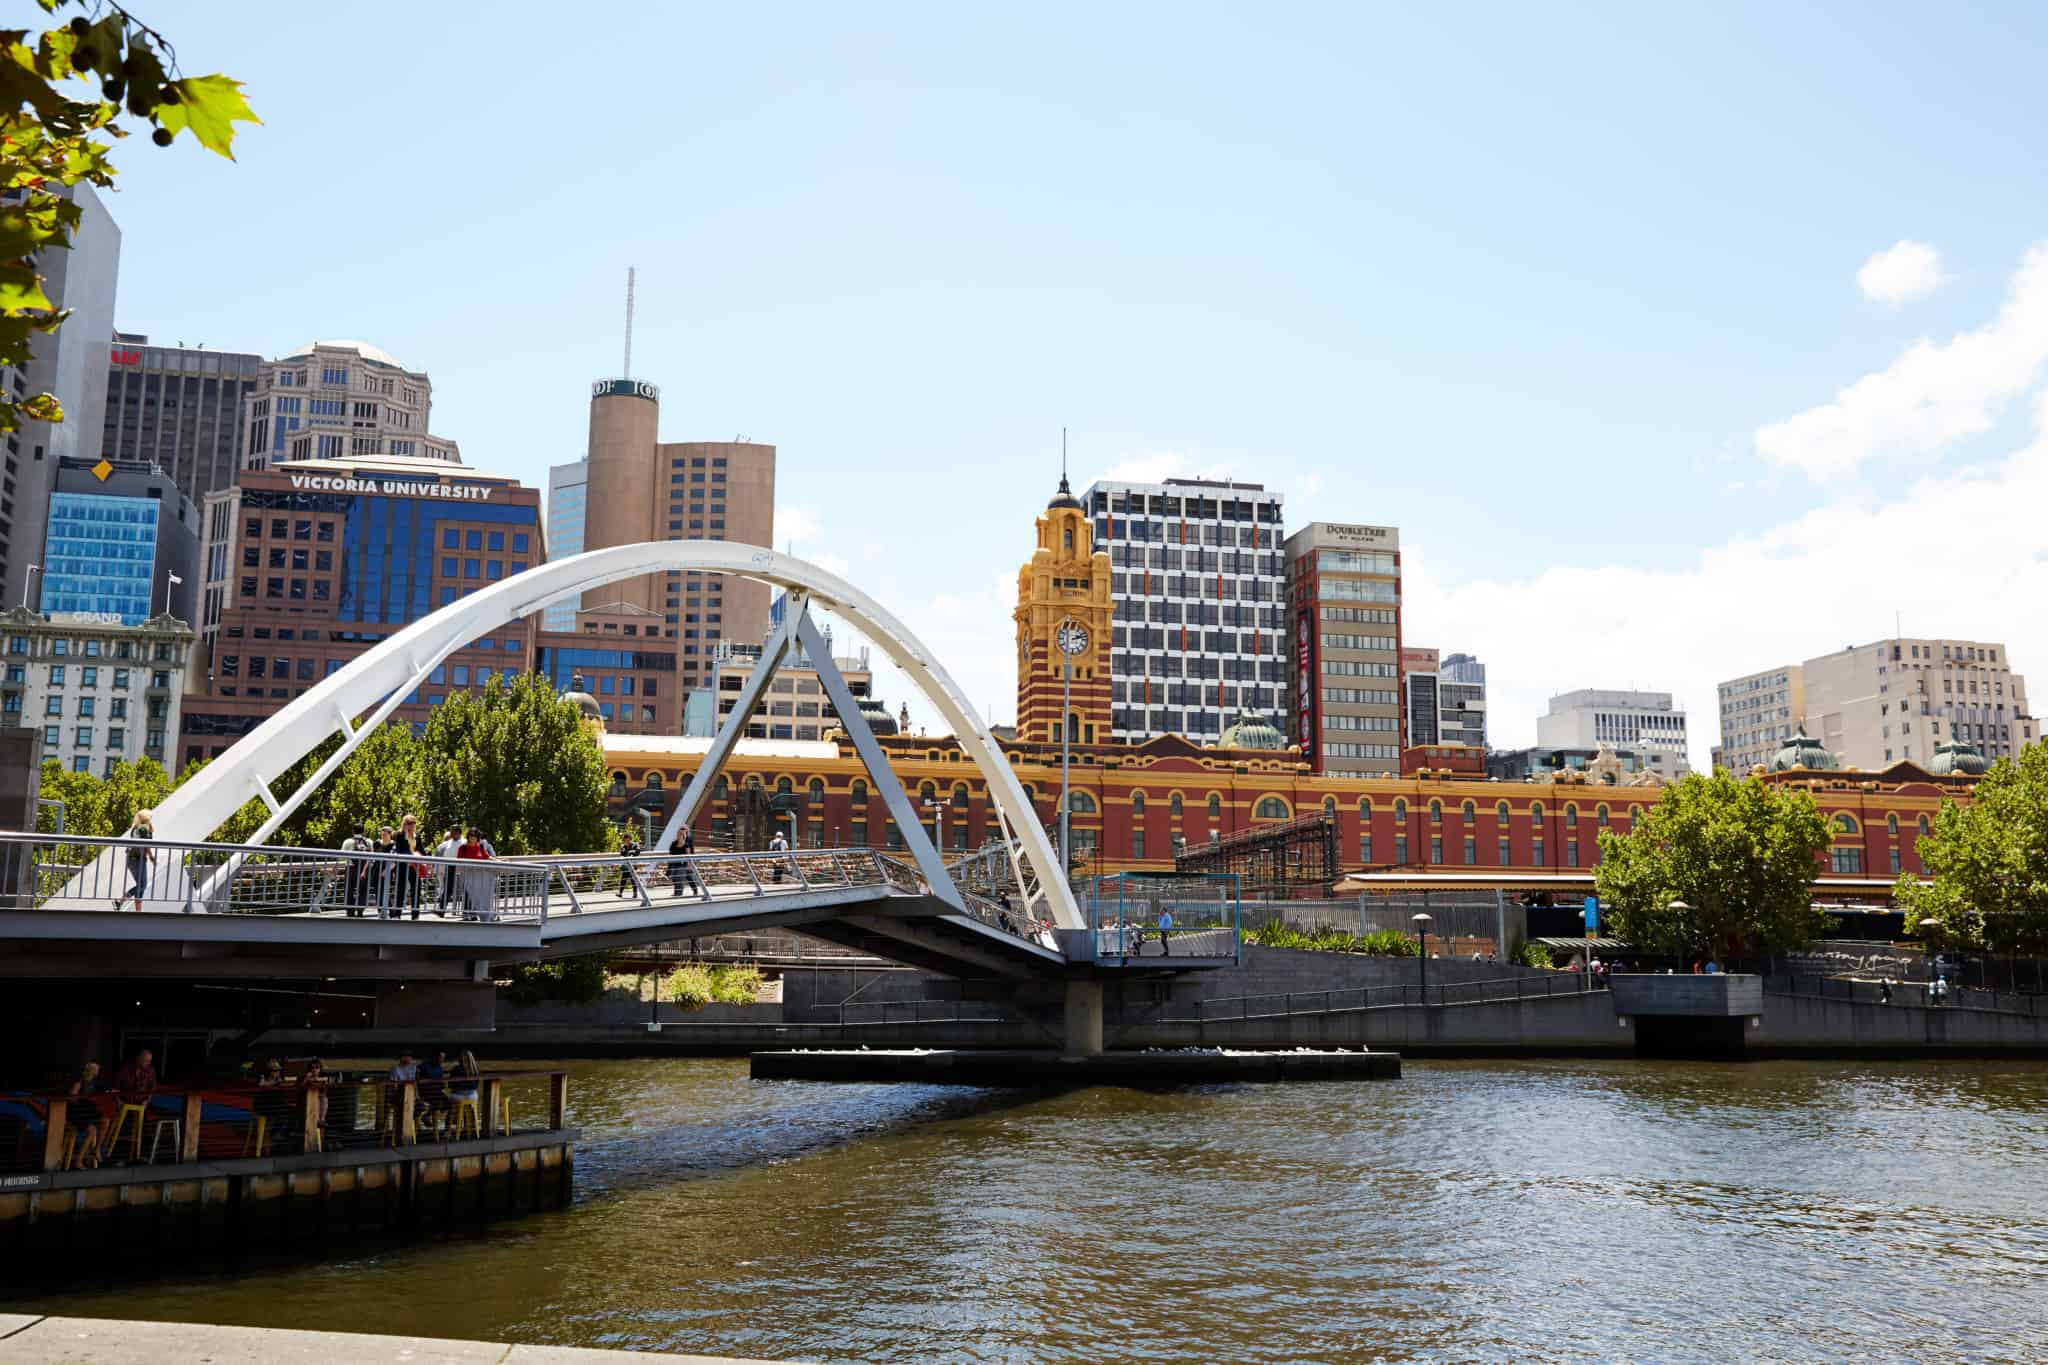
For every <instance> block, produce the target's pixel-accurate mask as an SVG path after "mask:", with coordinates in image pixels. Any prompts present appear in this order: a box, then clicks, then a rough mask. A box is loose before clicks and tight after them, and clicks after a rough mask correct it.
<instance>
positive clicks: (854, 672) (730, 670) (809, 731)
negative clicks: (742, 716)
mask: <svg viewBox="0 0 2048 1365" xmlns="http://www.w3.org/2000/svg"><path fill="white" fill-rule="evenodd" d="M831 644H832V635H831V631H830V629H829V628H827V629H826V630H825V645H826V648H827V649H830V648H831ZM760 662H761V646H759V645H743V644H739V643H737V642H729V643H725V644H722V645H720V646H719V651H718V653H717V654H716V655H715V656H713V659H712V669H713V671H712V676H711V681H710V683H709V685H707V686H705V687H701V688H698V689H697V691H696V692H695V693H693V694H692V696H691V697H690V699H689V703H690V704H688V705H686V706H685V710H684V727H683V731H682V732H683V733H684V734H685V735H694V736H697V737H699V738H703V737H706V736H710V735H715V734H717V733H718V730H719V728H720V727H721V726H723V725H724V724H725V723H726V721H727V720H729V719H730V718H731V717H732V711H733V706H734V704H735V703H736V702H737V701H738V699H739V693H740V690H741V689H742V688H744V687H745V686H746V684H747V678H748V677H749V676H750V675H751V674H752V673H753V671H754V668H755V666H756V665H758V664H759V663H760ZM832 663H833V666H834V667H836V668H837V669H838V670H839V676H840V677H842V678H844V679H845V680H846V690H847V691H849V692H851V693H852V694H853V696H854V699H855V701H856V703H857V704H859V705H860V707H861V712H862V715H863V716H865V717H866V719H867V721H868V725H869V728H871V729H873V730H874V731H875V733H877V734H894V733H896V721H895V720H894V718H892V717H890V716H889V715H888V713H887V711H886V710H884V709H883V708H882V705H881V703H880V702H878V701H875V700H874V699H873V686H874V673H873V670H872V669H871V668H870V667H869V664H868V652H867V650H866V649H865V648H863V649H862V650H861V652H860V653H859V654H858V655H844V656H842V655H836V654H835V655H834V656H833V658H832ZM693 726H694V727H695V728H692V727H693ZM838 728H839V717H838V714H837V713H836V712H835V711H834V710H833V709H832V702H831V699H830V698H828V697H827V696H826V695H825V685H824V684H823V683H822V682H820V681H819V680H818V669H817V665H816V664H814V663H812V662H811V660H810V658H809V656H807V655H806V654H805V653H804V652H803V650H802V649H800V648H794V647H793V648H792V649H791V650H790V653H789V657H787V658H785V659H784V660H783V661H782V666H781V667H780V668H778V669H776V671H775V676H774V677H773V678H772V679H770V680H769V683H768V692H767V695H766V696H764V697H762V699H761V704H760V706H758V707H757V708H755V710H754V714H753V715H752V716H750V717H748V718H747V728H746V729H745V731H744V732H743V733H744V734H745V735H746V737H747V738H749V739H790V740H818V739H823V738H824V737H825V736H826V735H828V734H830V733H831V732H832V731H833V730H835V729H838Z"/></svg>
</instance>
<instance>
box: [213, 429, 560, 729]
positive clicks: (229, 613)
mask: <svg viewBox="0 0 2048 1365" xmlns="http://www.w3.org/2000/svg"><path fill="white" fill-rule="evenodd" d="M202 515H203V519H204V521H205V535H204V540H203V542H202V550H201V555H202V561H203V568H202V571H201V576H202V579H203V582H202V584H201V587H202V598H201V618H200V632H201V641H202V657H203V660H204V667H203V670H202V672H203V677H204V682H203V685H201V686H199V687H196V688H195V690H194V692H193V694H192V695H190V696H188V697H187V698H186V700H185V714H184V723H183V736H184V737H183V740H182V743H181V748H182V757H183V759H184V760H188V761H189V760H191V759H195V758H211V757H214V756H216V755H218V754H219V753H221V752H222V751H223V750H224V749H225V748H226V747H227V746H228V745H229V744H232V743H233V742H234V741H235V740H237V739H239V738H241V737H242V736H243V735H245V734H247V733H248V732H249V731H250V730H251V729H253V728H255V726H256V725H257V724H258V723H259V722H261V721H262V720H263V719H264V718H265V717H267V716H269V715H271V714H272V713H273V712H276V711H278V710H279V709H281V708H282V707H283V706H284V705H285V704H286V703H287V702H289V701H291V700H293V699H294V698H296V697H298V696H301V695H303V694H304V693H305V691H306V689H307V688H309V687H311V686H312V685H313V684H314V683H315V682H317V681H319V680H320V679H321V678H323V677H325V676H326V675H327V674H329V673H332V672H335V671H336V670H338V669H339V668H341V667H342V665H344V664H346V663H347V662H348V661H349V660H350V659H353V658H355V657H356V656H357V655H358V654H361V653H363V652H364V651H365V650H367V649H370V648H372V647H374V646H376V645H377V644H379V643H381V642H382V641H384V640H385V639H387V638H389V637H390V636H392V635H395V634H397V633H398V632H399V631H400V630H403V629H404V628H405V627H406V626H408V625H410V624H411V623H412V622H414V621H417V620H419V619H420V618H421V617H423V616H425V615H427V614H428V613H429V612H431V611H434V610H437V609H438V608H441V607H445V606H447V605H448V604H450V603H451V602H454V601H456V600H457V599H458V598H460V597H463V596H466V595H468V594H469V593H472V592H475V591H476V590H477V589H479V588H482V587H485V586H487V585H489V584H491V583H495V582H497V581H499V580H501V579H504V578H509V577H511V576H512V575H514V574H517V573H521V572H523V571H524V570H526V569H528V568H530V567H532V566H533V565H535V564H538V563H540V562H542V560H543V559H544V558H545V555H546V545H545V541H544V538H543V536H542V534H541V521H540V494H539V493H538V492H537V491H536V490H534V489H531V488H522V487H521V486H520V485H519V484H518V482H517V481H516V480H513V479H510V478H507V477H504V476H502V475H496V474H486V473H483V472H482V471H480V470H475V469H471V468H469V467H467V466H464V465H459V464H452V463H450V462H448V461H446V460H442V459H421V458H415V459H410V460H407V459H393V458H390V457H383V458H370V459H349V458H346V457H343V458H340V459H336V460H311V461H287V462H286V463H284V464H282V465H278V466H276V467H273V468H270V469H264V470H245V471H244V472H243V474H242V476H241V479H240V481H239V482H238V483H237V484H236V485H235V486H233V487H231V488H227V489H223V490H221V491H219V492H217V493H214V494H213V495H212V496H211V497H209V498H208V499H207V502H206V507H205V509H204V512H203V514H202ZM536 619H537V618H533V617H529V618H526V619H524V620H520V621H514V622H512V623H510V624H508V625H504V626H501V627H499V628H498V629H496V630H494V631H492V632H491V633H490V634H489V635H487V636H485V637H483V638H481V639H478V640H473V641H471V642H470V643H469V644H467V645H465V646H464V647H463V648H461V649H459V650H457V651H456V652H455V653H454V654H452V655H450V656H449V657H448V659H447V660H446V661H444V662H443V664H442V665H441V666H440V667H439V668H437V669H435V671H434V673H433V674H432V676H431V677H429V679H428V680H427V682H426V684H425V685H424V686H422V687H421V688H419V689H418V690H417V691H415V692H414V693H412V694H411V695H409V696H408V697H407V698H406V700H405V701H404V702H403V703H402V704H401V705H400V706H399V707H398V709H397V711H396V712H395V713H394V714H395V715H396V717H397V718H398V719H401V720H410V721H424V720H425V719H426V717H427V714H428V709H429V708H430V707H433V706H436V705H438V704H440V703H441V702H442V701H444V700H446V698H447V695H448V693H449V692H450V691H452V690H455V689H459V688H464V687H474V686H481V685H483V684H484V683H486V682H488V681H490V679H491V678H492V677H493V676H494V675H496V674H499V673H508V674H516V673H520V672H524V671H525V670H526V669H527V668H528V667H529V666H530V665H531V662H532V658H533V653H532V649H533V637H534V626H535V621H536Z"/></svg>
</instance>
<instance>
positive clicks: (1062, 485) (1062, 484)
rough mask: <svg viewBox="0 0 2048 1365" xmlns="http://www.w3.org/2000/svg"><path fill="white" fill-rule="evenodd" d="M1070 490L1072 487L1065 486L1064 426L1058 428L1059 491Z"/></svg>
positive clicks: (1065, 454) (1065, 441)
mask: <svg viewBox="0 0 2048 1365" xmlns="http://www.w3.org/2000/svg"><path fill="white" fill-rule="evenodd" d="M1072 491H1073V490H1072V489H1070V488H1068V487H1067V429H1066V428H1065V427H1061V428H1060V492H1062V493H1068V492H1072Z"/></svg>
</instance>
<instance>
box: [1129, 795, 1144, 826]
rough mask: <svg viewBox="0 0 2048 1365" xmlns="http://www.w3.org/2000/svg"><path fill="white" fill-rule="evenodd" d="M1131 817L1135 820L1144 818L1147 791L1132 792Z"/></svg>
mask: <svg viewBox="0 0 2048 1365" xmlns="http://www.w3.org/2000/svg"><path fill="white" fill-rule="evenodd" d="M1131 818H1132V819H1133V820H1142V819H1144V818H1145V793H1143V792H1132V793H1131Z"/></svg>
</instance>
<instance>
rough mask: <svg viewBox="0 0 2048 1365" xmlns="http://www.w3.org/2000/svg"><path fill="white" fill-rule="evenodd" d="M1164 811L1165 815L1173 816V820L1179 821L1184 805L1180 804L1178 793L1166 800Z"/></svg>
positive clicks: (1184, 808)
mask: <svg viewBox="0 0 2048 1365" xmlns="http://www.w3.org/2000/svg"><path fill="white" fill-rule="evenodd" d="M1166 810H1167V813H1168V814H1169V815H1171V816H1173V818H1174V819H1176V820H1178V819H1180V817H1181V815H1182V814H1183V813H1184V812H1185V810H1186V805H1185V803H1184V802H1182V800H1181V798H1180V793H1179V792H1175V793H1174V794H1173V795H1171V796H1169V797H1167V798H1166Z"/></svg>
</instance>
